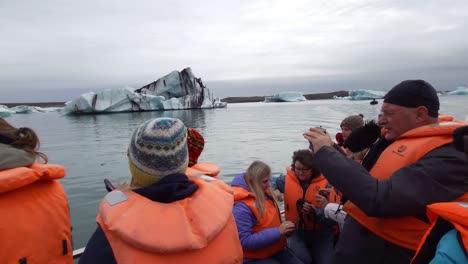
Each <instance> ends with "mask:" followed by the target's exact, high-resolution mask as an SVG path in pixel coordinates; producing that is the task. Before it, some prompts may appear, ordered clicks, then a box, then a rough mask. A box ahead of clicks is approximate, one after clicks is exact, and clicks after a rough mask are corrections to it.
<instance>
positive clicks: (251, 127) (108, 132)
mask: <svg viewBox="0 0 468 264" xmlns="http://www.w3.org/2000/svg"><path fill="white" fill-rule="evenodd" d="M381 104H382V101H381V100H379V104H378V105H374V106H372V105H370V104H369V101H347V100H343V101H339V100H319V101H306V102H300V103H269V104H264V103H246V104H231V105H229V106H228V107H227V108H225V109H210V110H176V111H160V112H141V113H120V114H107V115H106V114H102V115H83V116H62V115H60V114H58V113H34V114H25V115H20V114H17V115H13V116H11V117H8V118H7V119H8V121H10V122H11V123H13V124H14V125H15V126H29V127H32V128H33V129H35V130H36V131H37V132H38V134H39V136H40V139H41V150H42V151H43V152H45V153H47V155H48V156H49V161H50V162H51V163H57V164H62V165H64V166H66V168H67V177H66V178H65V179H63V180H62V181H61V182H62V183H63V185H64V187H65V190H66V192H67V194H68V198H69V200H70V207H71V215H72V222H73V236H74V241H75V246H76V247H82V246H84V245H85V243H86V241H87V240H88V238H89V237H90V235H91V234H92V232H93V231H94V229H95V226H96V224H95V217H96V212H97V207H98V203H99V201H100V200H101V199H102V197H103V196H104V195H105V193H106V190H105V188H104V184H103V180H104V179H105V178H108V179H110V180H111V181H113V182H122V181H126V180H128V179H129V171H128V166H127V156H126V152H127V146H128V142H129V140H130V136H131V134H132V133H133V131H134V129H135V128H136V127H137V126H138V125H139V124H141V123H142V122H143V121H145V120H148V119H150V118H156V117H161V116H165V117H175V118H179V119H180V120H182V121H183V122H184V123H185V124H186V126H188V127H194V128H196V129H198V130H199V131H200V133H201V134H202V135H203V136H204V137H205V140H206V143H205V150H204V151H203V153H202V155H201V157H200V161H213V162H216V163H218V164H219V165H220V167H221V174H222V175H221V178H222V179H223V180H224V181H226V182H230V181H231V180H232V178H233V177H234V175H235V174H237V173H239V172H242V171H243V170H245V169H246V168H247V166H248V165H249V164H250V163H251V162H252V161H253V160H254V159H261V160H263V161H265V162H267V163H268V164H270V166H271V167H272V170H273V172H274V174H278V173H282V172H284V168H285V166H287V165H288V164H289V163H290V161H291V156H292V152H293V151H294V150H296V149H300V148H307V146H308V144H307V142H305V140H304V139H303V137H302V133H303V132H304V131H305V130H306V129H307V128H308V127H313V126H319V125H321V126H323V127H324V128H326V129H327V130H328V132H329V133H330V135H332V136H334V135H335V133H337V132H338V130H339V124H340V122H341V120H342V119H343V118H344V117H346V116H348V115H350V114H358V113H362V114H364V116H365V118H367V119H372V118H376V117H377V115H378V113H379V111H380V106H381ZM441 108H442V109H441V113H445V114H451V115H454V116H455V117H456V118H458V119H465V117H466V115H467V113H468V109H467V108H466V97H463V96H458V97H441Z"/></svg>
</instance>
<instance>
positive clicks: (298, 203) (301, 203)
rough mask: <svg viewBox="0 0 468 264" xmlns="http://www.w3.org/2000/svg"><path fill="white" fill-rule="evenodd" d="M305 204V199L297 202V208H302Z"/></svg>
mask: <svg viewBox="0 0 468 264" xmlns="http://www.w3.org/2000/svg"><path fill="white" fill-rule="evenodd" d="M304 203H305V200H304V199H299V200H297V201H296V207H297V208H302V206H303V205H304Z"/></svg>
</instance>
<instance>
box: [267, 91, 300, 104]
mask: <svg viewBox="0 0 468 264" xmlns="http://www.w3.org/2000/svg"><path fill="white" fill-rule="evenodd" d="M306 100H307V99H306V98H305V97H304V95H303V94H302V93H301V92H281V93H278V94H274V95H272V96H265V102H267V103H271V102H301V101H306Z"/></svg>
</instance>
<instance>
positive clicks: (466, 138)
mask: <svg viewBox="0 0 468 264" xmlns="http://www.w3.org/2000/svg"><path fill="white" fill-rule="evenodd" d="M453 146H454V147H455V149H457V150H458V151H460V152H463V153H465V156H466V157H467V158H468V126H464V127H460V128H457V129H455V131H454V132H453ZM466 176H467V178H468V175H466ZM467 202H468V200H465V201H463V202H447V203H435V204H431V205H429V206H428V213H427V215H428V217H429V219H431V222H432V225H431V228H430V229H429V230H428V231H427V233H426V235H425V236H424V239H423V240H422V241H421V244H420V245H419V248H418V252H416V255H415V257H414V258H413V260H412V262H411V263H412V264H423V263H430V264H444V263H455V264H458V263H460V264H461V263H468V203H467Z"/></svg>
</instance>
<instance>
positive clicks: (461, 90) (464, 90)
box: [447, 86, 468, 95]
mask: <svg viewBox="0 0 468 264" xmlns="http://www.w3.org/2000/svg"><path fill="white" fill-rule="evenodd" d="M447 95H468V88H467V87H463V86H460V87H457V89H455V90H453V91H451V92H448V93H447Z"/></svg>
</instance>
